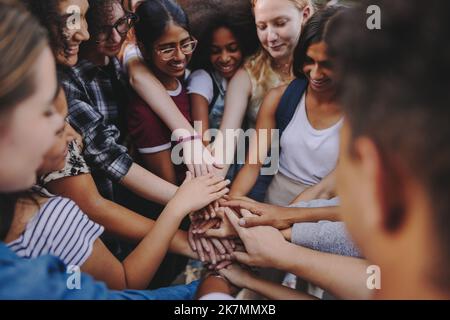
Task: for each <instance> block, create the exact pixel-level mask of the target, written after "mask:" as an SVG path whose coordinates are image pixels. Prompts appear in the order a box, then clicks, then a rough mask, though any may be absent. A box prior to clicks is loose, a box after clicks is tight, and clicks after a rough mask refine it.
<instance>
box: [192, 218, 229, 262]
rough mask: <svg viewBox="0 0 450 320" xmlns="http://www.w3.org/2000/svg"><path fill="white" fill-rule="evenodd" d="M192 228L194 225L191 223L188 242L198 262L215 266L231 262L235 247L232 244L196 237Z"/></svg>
mask: <svg viewBox="0 0 450 320" xmlns="http://www.w3.org/2000/svg"><path fill="white" fill-rule="evenodd" d="M194 228H195V224H194V223H192V224H191V226H190V228H189V231H188V241H189V244H190V246H191V248H192V250H193V251H195V252H197V255H198V258H199V259H200V261H202V262H209V263H212V264H213V265H214V266H215V265H216V264H217V263H219V262H221V261H224V260H228V261H230V260H231V254H232V253H233V252H234V247H235V245H234V243H230V242H228V241H223V240H219V239H216V238H206V237H204V236H202V235H196V234H194V233H193V232H192V231H193V229H194Z"/></svg>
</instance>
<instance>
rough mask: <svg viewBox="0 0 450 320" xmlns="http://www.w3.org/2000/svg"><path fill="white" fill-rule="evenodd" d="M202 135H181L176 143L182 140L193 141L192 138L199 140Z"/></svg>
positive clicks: (182, 141)
mask: <svg viewBox="0 0 450 320" xmlns="http://www.w3.org/2000/svg"><path fill="white" fill-rule="evenodd" d="M201 138H202V137H201V136H200V135H199V134H198V135H195V136H189V137H181V138H179V139H178V143H184V142H189V141H193V140H200V139H201Z"/></svg>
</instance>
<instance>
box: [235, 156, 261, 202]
mask: <svg viewBox="0 0 450 320" xmlns="http://www.w3.org/2000/svg"><path fill="white" fill-rule="evenodd" d="M260 168H261V166H260V165H257V164H251V165H250V164H245V165H244V167H243V168H242V169H241V170H240V171H239V173H238V175H237V177H236V178H235V179H234V182H233V185H232V186H231V190H230V196H232V197H241V196H245V195H247V194H248V193H249V192H250V191H251V190H252V188H253V186H254V185H255V183H256V180H257V179H258V176H259V171H260Z"/></svg>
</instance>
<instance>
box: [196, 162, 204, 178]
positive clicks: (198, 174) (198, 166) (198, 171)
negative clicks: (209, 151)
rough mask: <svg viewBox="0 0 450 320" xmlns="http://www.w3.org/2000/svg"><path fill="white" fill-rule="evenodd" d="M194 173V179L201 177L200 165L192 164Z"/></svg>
mask: <svg viewBox="0 0 450 320" xmlns="http://www.w3.org/2000/svg"><path fill="white" fill-rule="evenodd" d="M194 172H195V176H196V177H201V176H203V175H202V169H201V168H200V165H198V164H194Z"/></svg>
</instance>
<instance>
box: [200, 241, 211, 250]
mask: <svg viewBox="0 0 450 320" xmlns="http://www.w3.org/2000/svg"><path fill="white" fill-rule="evenodd" d="M200 242H201V244H202V246H203V249H205V251H206V252H208V253H209V252H210V251H211V248H210V246H209V244H208V241H207V240H206V239H205V238H200Z"/></svg>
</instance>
